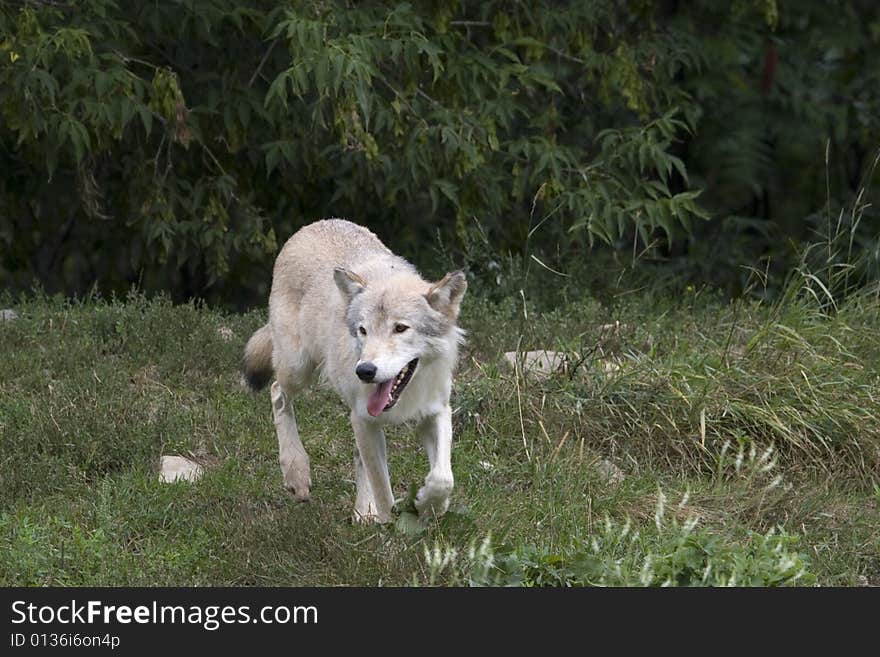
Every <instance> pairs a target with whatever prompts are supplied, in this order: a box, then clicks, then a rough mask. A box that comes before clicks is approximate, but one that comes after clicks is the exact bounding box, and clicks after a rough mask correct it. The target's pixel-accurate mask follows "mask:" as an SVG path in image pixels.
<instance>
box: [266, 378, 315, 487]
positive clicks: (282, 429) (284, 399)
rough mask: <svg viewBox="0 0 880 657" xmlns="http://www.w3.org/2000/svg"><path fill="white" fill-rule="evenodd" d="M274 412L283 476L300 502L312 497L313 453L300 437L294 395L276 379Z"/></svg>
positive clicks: (273, 393) (287, 485)
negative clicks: (306, 448) (308, 450)
mask: <svg viewBox="0 0 880 657" xmlns="http://www.w3.org/2000/svg"><path fill="white" fill-rule="evenodd" d="M271 397H272V414H273V416H274V418H275V430H276V432H277V433H278V459H279V461H280V462H281V476H282V477H283V479H284V487H285V488H286V489H287V490H289V491H290V492H291V493H293V497H294V499H296V501H298V502H305V501H307V500H308V499H309V493H310V490H311V487H312V476H311V472H310V464H309V455H308V454H306V450H305V447H303V444H302V441H301V440H300V439H299V429H298V428H297V426H296V417H295V416H294V414H293V406H292V405H291V400H290V397H289V396H288V395H287V394H286V393H285V392H284V389H283V388H282V387H281V385H280V384H279V383H278V382H277V381H275V382H274V383H273V384H272V389H271Z"/></svg>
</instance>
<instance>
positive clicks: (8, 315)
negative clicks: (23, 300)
mask: <svg viewBox="0 0 880 657" xmlns="http://www.w3.org/2000/svg"><path fill="white" fill-rule="evenodd" d="M14 319H18V313H17V312H15V311H14V310H13V309H12V308H4V309H3V310H0V322H11V321H12V320H14Z"/></svg>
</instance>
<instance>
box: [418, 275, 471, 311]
mask: <svg viewBox="0 0 880 657" xmlns="http://www.w3.org/2000/svg"><path fill="white" fill-rule="evenodd" d="M465 290H467V278H465V275H464V272H463V271H452V272H449V273H448V274H446V276H444V277H443V278H441V279H440V280H439V281H437V282H436V283H434V284H433V285H432V286H431V289H430V290H428V292H427V294H425V298H426V299H427V300H428V304H429V305H430V306H431V308H433V309H434V310H436V311H438V312H441V313H443V314H444V315H446V316H447V317H450V318H452V319H456V318H457V317H458V306H459V304H460V303H461V298H462V297H463V296H464V292H465Z"/></svg>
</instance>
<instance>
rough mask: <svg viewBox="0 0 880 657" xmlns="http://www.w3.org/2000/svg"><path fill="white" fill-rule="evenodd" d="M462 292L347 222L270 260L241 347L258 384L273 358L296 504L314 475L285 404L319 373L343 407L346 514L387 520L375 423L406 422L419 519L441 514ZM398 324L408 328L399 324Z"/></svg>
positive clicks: (379, 431) (321, 228)
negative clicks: (348, 475) (420, 452)
mask: <svg viewBox="0 0 880 657" xmlns="http://www.w3.org/2000/svg"><path fill="white" fill-rule="evenodd" d="M466 287H467V283H466V281H465V279H464V276H463V274H461V273H452V274H447V275H446V276H445V277H444V278H443V279H442V280H441V281H439V282H437V283H434V284H431V283H428V282H427V281H425V280H424V279H422V278H421V277H420V276H419V275H418V272H416V270H415V268H414V267H413V266H412V265H411V264H409V263H408V262H406V261H405V260H403V259H402V258H400V257H398V256H395V255H394V254H393V253H391V251H389V250H388V249H387V248H386V247H385V246H384V245H383V244H382V243H381V242H380V241H379V240H378V238H376V236H375V235H373V234H372V233H370V232H369V231H367V230H366V229H364V228H362V227H360V226H356V225H355V224H351V223H349V222H346V221H341V220H328V221H320V222H316V223H315V224H311V225H310V226H307V227H305V228H303V229H302V230H300V231H299V232H298V233H296V234H295V235H294V236H293V237H291V238H290V239H289V240H288V242H287V243H286V244H285V246H284V248H283V249H282V251H281V254H280V255H279V256H278V259H277V261H276V263H275V273H274V276H273V280H272V293H271V295H270V297H269V324H268V326H267V327H264V328H263V329H261V330H260V331H258V332H257V333H255V334H254V336H253V337H252V338H251V340H250V341H249V342H248V346H247V348H246V351H245V370H246V373H248V372H250V374H251V375H252V376H253V379H255V380H259V379H263V380H265V379H264V375H266V374H267V372H269V368H270V365H268V363H270V362H271V369H273V370H274V372H275V376H276V379H277V380H276V381H275V383H273V384H272V391H271V392H272V407H273V414H274V417H275V424H276V430H277V433H278V446H279V460H280V463H281V470H282V476H283V479H284V484H285V486H286V487H287V488H288V489H290V490H291V491H292V492H293V493H294V495H295V496H296V498H297V499H300V500H306V499H308V498H309V494H310V489H311V475H310V463H309V457H308V454H307V453H306V451H305V448H304V447H303V444H302V442H301V440H300V437H299V431H298V428H297V425H296V419H295V417H294V414H293V406H292V401H293V399H294V397H295V396H296V394H297V393H298V392H299V391H300V390H302V389H303V388H305V387H306V386H308V385H310V384H311V383H312V382H313V381H314V380H315V378H316V377H315V375H319V376H320V380H321V381H323V382H325V383H326V384H329V386H330V387H332V388H333V389H334V390H336V392H337V393H339V395H340V396H341V397H342V399H344V400H345V401H346V403H347V404H348V405H349V407H350V408H351V415H350V419H351V424H352V429H353V430H354V438H355V445H356V449H355V480H356V485H357V493H356V496H355V508H354V516H355V519H356V520H359V521H376V522H388V521H389V520H390V519H391V510H392V506H393V504H394V496H393V493H392V488H391V482H390V478H389V474H388V462H387V458H386V445H385V434H384V432H383V427H384V426H385V425H389V424H400V423H403V422H414V423H416V432H417V434H418V436H419V438H420V440H421V442H422V444H423V446H424V447H425V450H426V452H427V454H428V462H429V466H430V468H429V471H428V475H427V476H426V477H425V484H424V486H423V487H422V488H421V489H420V490H419V492H418V495H417V497H416V507H417V508H418V510H419V514H420V516H421V517H422V518H425V519H427V518H432V517H435V516H439V515H442V514H443V513H445V512H446V510H447V508H448V506H449V497H450V495H451V493H452V487H453V483H454V480H453V475H452V465H451V451H452V413H451V410H450V406H449V397H450V393H451V391H452V377H453V371H454V369H455V363H456V359H457V357H458V346H459V344H460V343H461V341H462V339H463V336H464V332H463V331H462V330H461V329H460V328H458V326H457V325H456V324H455V320H456V318H457V316H458V307H459V303H460V301H461V298H462V296H463V294H464V291H465V289H466ZM399 325H404V326H405V327H406V328H405V330H403V331H398V330H396V327H398V326H399ZM269 349H271V359H270V358H269V353H268V350H269ZM416 358H418V359H419V360H418V365H417V367H416V369H415V371H414V373H413V375H412V377H411V379H410V380H409V383H408V384H407V386H406V387H405V388H404V389H403V390H402V391H401V393H400V395H399V398H398V400H397V403H396V404H395V405H394V406H393V407H392V408H391V409H389V410H387V411H383V412H381V413H380V414H379V415H378V416H377V417H373V416H371V415H370V414H369V412H368V410H367V402H368V399H369V397H370V395H371V393H373V391H375V390H376V386H377V385H378V384H379V383H381V382H384V381H389V380H391V379H392V378H394V377H396V376H397V375H398V373H399V372H400V371H401V370H402V369H403V368H404V367H405V366H406V365H407V364H408V363H409V362H411V361H412V360H413V359H416ZM360 363H372V364H373V365H375V366H376V368H377V372H376V376H375V379H374V382H372V383H364V382H363V381H361V380H360V379H359V378H358V377H357V375H356V373H355V369H356V367H357V366H358V365H359V364H360Z"/></svg>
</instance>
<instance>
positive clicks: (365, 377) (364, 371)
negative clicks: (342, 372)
mask: <svg viewBox="0 0 880 657" xmlns="http://www.w3.org/2000/svg"><path fill="white" fill-rule="evenodd" d="M354 373H355V374H357V375H358V378H359V379H360V380H361V381H363V382H364V383H369V382H370V381H372V380H373V379H374V378H376V366H375V365H373V364H372V363H361V364H360V365H358V366H357V367H356V368H354Z"/></svg>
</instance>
